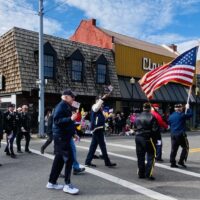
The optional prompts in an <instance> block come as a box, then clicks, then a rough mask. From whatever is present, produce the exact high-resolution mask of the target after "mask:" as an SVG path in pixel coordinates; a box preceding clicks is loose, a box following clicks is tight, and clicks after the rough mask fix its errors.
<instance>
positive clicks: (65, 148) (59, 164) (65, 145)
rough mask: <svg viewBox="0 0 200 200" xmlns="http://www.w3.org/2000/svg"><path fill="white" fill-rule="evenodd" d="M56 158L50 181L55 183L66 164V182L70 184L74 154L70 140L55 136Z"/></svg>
mask: <svg viewBox="0 0 200 200" xmlns="http://www.w3.org/2000/svg"><path fill="white" fill-rule="evenodd" d="M54 152H55V158H54V161H53V165H52V169H51V173H50V177H49V182H50V183H53V184H55V183H56V182H57V179H58V177H59V175H60V173H61V171H62V168H63V166H64V164H65V184H70V177H71V170H72V163H73V156H72V150H71V145H70V142H67V141H66V140H65V139H63V138H61V137H54Z"/></svg>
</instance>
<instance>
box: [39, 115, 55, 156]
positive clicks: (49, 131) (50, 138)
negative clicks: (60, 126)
mask: <svg viewBox="0 0 200 200" xmlns="http://www.w3.org/2000/svg"><path fill="white" fill-rule="evenodd" d="M52 126H53V115H52V114H51V115H50V116H49V118H48V121H47V131H46V133H47V136H48V138H47V140H46V142H45V143H44V144H43V145H42V146H41V150H40V152H41V154H44V150H45V149H46V148H47V147H48V146H49V145H50V144H51V143H52V141H53V132H52Z"/></svg>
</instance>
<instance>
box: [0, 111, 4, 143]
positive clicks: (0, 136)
mask: <svg viewBox="0 0 200 200" xmlns="http://www.w3.org/2000/svg"><path fill="white" fill-rule="evenodd" d="M2 139H3V113H2V112H1V111H0V140H2Z"/></svg>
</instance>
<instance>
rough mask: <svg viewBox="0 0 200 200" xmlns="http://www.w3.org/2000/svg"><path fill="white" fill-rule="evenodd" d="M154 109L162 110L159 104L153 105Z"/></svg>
mask: <svg viewBox="0 0 200 200" xmlns="http://www.w3.org/2000/svg"><path fill="white" fill-rule="evenodd" d="M152 107H154V108H160V106H159V104H157V103H154V104H152Z"/></svg>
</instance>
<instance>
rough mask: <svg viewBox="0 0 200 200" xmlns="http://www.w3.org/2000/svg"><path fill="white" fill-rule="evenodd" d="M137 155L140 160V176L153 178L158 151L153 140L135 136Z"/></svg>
mask: <svg viewBox="0 0 200 200" xmlns="http://www.w3.org/2000/svg"><path fill="white" fill-rule="evenodd" d="M135 143H136V154H137V158H138V169H139V170H138V176H139V177H145V176H146V177H151V176H152V174H153V168H154V163H155V156H156V149H155V145H154V143H153V141H152V139H146V138H145V137H143V136H137V135H136V136H135ZM146 154H147V164H146V167H145V155H146Z"/></svg>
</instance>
